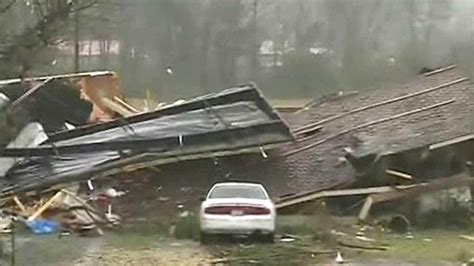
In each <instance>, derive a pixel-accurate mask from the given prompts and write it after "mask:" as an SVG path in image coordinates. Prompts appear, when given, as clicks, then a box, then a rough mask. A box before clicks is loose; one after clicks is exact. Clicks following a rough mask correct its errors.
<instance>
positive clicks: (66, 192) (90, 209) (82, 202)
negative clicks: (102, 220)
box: [61, 189, 103, 220]
mask: <svg viewBox="0 0 474 266" xmlns="http://www.w3.org/2000/svg"><path fill="white" fill-rule="evenodd" d="M61 191H62V192H63V193H65V194H67V195H69V196H70V197H71V198H73V199H75V200H76V201H78V202H79V203H80V204H82V205H83V206H84V207H85V208H86V209H87V210H88V211H90V212H92V213H94V214H96V215H99V216H100V217H103V215H102V214H99V212H97V210H96V209H95V208H94V207H92V206H91V205H89V204H88V203H87V202H86V201H84V200H83V199H81V198H80V197H79V196H77V195H75V194H74V193H72V192H71V191H69V190H67V189H62V190H61ZM94 220H95V219H94Z"/></svg>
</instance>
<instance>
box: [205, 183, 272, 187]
mask: <svg viewBox="0 0 474 266" xmlns="http://www.w3.org/2000/svg"><path fill="white" fill-rule="evenodd" d="M216 186H249V187H263V185H262V184H259V183H252V182H219V183H215V184H214V185H213V187H216Z"/></svg>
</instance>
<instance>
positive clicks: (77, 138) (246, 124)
mask: <svg viewBox="0 0 474 266" xmlns="http://www.w3.org/2000/svg"><path fill="white" fill-rule="evenodd" d="M292 140H293V136H292V134H291V132H290V130H289V128H288V127H287V125H286V124H285V123H284V122H283V121H282V120H281V119H280V117H279V116H278V114H277V113H276V112H275V111H274V110H273V108H272V107H271V106H270V105H269V104H268V103H267V102H266V101H265V99H264V98H263V97H262V95H261V94H260V93H259V92H258V90H257V89H256V88H255V87H252V86H242V87H237V88H233V89H229V90H224V91H222V92H218V93H213V94H209V95H205V96H201V97H197V98H194V99H191V100H189V101H185V102H183V103H180V104H175V105H171V106H166V107H163V108H160V109H158V110H156V111H153V112H148V113H142V114H137V115H134V116H130V117H126V118H121V119H116V120H112V121H109V122H104V123H100V124H95V125H90V126H85V127H79V128H75V129H72V130H67V131H63V132H58V133H54V134H49V135H48V140H47V141H45V142H44V143H43V144H41V145H39V146H37V147H30V148H26V147H24V148H5V149H3V150H1V151H0V155H1V156H2V157H7V158H8V157H22V158H24V159H23V160H20V161H18V162H17V163H16V164H15V165H14V166H13V167H12V168H11V169H9V171H8V172H7V173H6V175H5V178H4V179H3V180H1V183H2V184H1V185H0V187H1V191H0V198H6V197H11V196H13V195H17V194H19V193H25V192H29V191H38V190H43V189H48V188H51V187H53V186H56V185H58V186H61V185H64V184H67V183H70V182H74V181H81V180H82V181H84V180H88V179H94V178H97V177H103V176H111V175H114V174H119V173H122V172H130V171H132V170H138V169H143V168H148V167H152V166H156V165H161V164H169V163H174V162H182V161H187V160H196V159H202V158H211V159H213V158H218V157H223V156H230V155H235V154H242V153H257V154H259V156H267V155H266V151H267V150H269V149H272V148H275V147H276V146H277V145H279V144H281V143H285V142H289V141H292Z"/></svg>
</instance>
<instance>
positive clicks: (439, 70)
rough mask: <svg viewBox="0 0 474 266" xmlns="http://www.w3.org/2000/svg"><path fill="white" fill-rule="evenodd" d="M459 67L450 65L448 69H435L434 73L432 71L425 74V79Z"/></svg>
mask: <svg viewBox="0 0 474 266" xmlns="http://www.w3.org/2000/svg"><path fill="white" fill-rule="evenodd" d="M455 67H457V66H456V65H449V66H447V67H444V68H438V69H435V70H433V71H430V72H428V73H425V74H424V75H425V77H429V76H432V75H436V74H438V73H441V72H444V71H448V70H451V69H453V68H455Z"/></svg>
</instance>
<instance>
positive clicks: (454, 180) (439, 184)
mask: <svg viewBox="0 0 474 266" xmlns="http://www.w3.org/2000/svg"><path fill="white" fill-rule="evenodd" d="M471 184H474V178H472V177H459V176H454V177H447V178H439V179H435V180H433V181H431V182H429V183H422V184H417V185H412V186H411V187H409V188H405V189H399V190H395V191H389V192H386V193H379V194H376V195H371V196H370V203H367V200H368V198H367V200H366V204H367V205H368V207H366V204H364V206H363V207H362V209H361V211H360V212H359V220H360V221H365V220H366V219H367V217H368V215H369V210H370V206H371V205H373V204H375V203H379V202H386V201H391V200H396V199H400V198H412V197H417V196H419V195H421V194H424V193H429V192H434V191H439V190H445V189H450V188H455V187H461V186H468V185H471Z"/></svg>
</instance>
